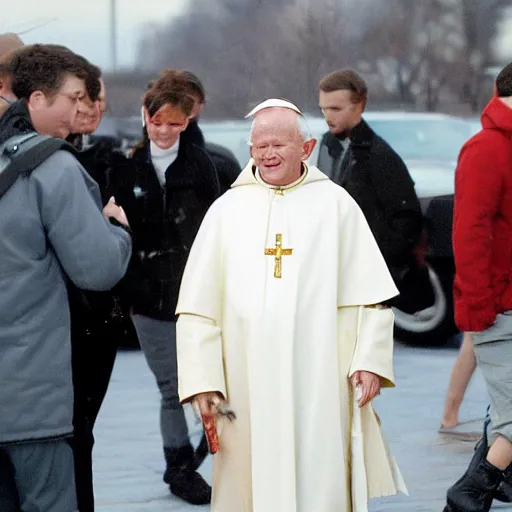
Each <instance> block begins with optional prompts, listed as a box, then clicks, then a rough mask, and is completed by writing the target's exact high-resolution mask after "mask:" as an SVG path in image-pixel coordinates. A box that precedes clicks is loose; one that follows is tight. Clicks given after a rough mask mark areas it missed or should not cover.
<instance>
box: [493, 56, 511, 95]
mask: <svg viewBox="0 0 512 512" xmlns="http://www.w3.org/2000/svg"><path fill="white" fill-rule="evenodd" d="M496 93H497V94H498V96H499V97H500V98H506V97H509V96H512V63H510V64H507V65H506V66H505V67H504V68H503V69H502V70H501V71H500V72H499V73H498V76H497V77H496Z"/></svg>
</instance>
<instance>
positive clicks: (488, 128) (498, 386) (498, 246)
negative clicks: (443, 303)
mask: <svg viewBox="0 0 512 512" xmlns="http://www.w3.org/2000/svg"><path fill="white" fill-rule="evenodd" d="M453 252H454V257H455V266H456V269H457V270H456V275H455V282H454V298H455V321H456V323H457V326H458V327H459V329H460V330H461V331H464V332H470V333H471V340H472V342H473V345H474V348H475V356H476V360H477V365H478V367H479V368H480V370H481V371H482V374H483V376H484V379H485V381H486V384H487V390H488V392H489V397H490V399H491V414H490V416H491V427H492V428H491V439H490V442H489V445H490V448H489V449H488V450H487V449H486V452H485V454H484V457H480V458H479V459H478V458H476V457H474V458H473V460H472V462H471V463H470V465H469V467H468V469H467V471H466V473H465V474H464V475H463V476H462V478H461V479H460V480H459V481H458V482H456V483H455V484H454V485H453V486H452V487H451V488H450V489H449V490H448V493H447V505H446V508H445V512H462V511H464V512H487V511H488V510H489V509H490V508H491V505H492V501H493V499H494V497H495V493H496V490H497V489H498V488H499V486H500V484H501V483H502V482H505V483H506V484H509V485H510V484H512V407H511V404H512V64H509V65H508V66H506V67H505V68H504V69H503V70H502V71H501V72H500V73H499V75H498V77H497V78H496V97H494V98H493V99H492V100H491V101H490V102H489V103H488V105H487V106H486V107H485V109H484V111H483V113H482V130H481V131H480V132H479V133H477V134H476V135H475V136H474V137H472V138H471V139H470V140H469V141H468V142H467V143H466V144H465V145H464V147H463V148H462V150H461V152H460V155H459V160H458V165H457V170H456V173H455V210H454V222H453Z"/></svg>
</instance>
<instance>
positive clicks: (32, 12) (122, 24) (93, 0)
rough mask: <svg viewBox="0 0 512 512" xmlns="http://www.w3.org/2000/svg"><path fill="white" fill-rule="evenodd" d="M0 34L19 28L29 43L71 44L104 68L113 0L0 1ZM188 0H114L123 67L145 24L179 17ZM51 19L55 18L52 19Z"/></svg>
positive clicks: (128, 63) (131, 56) (130, 60)
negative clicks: (27, 31)
mask: <svg viewBox="0 0 512 512" xmlns="http://www.w3.org/2000/svg"><path fill="white" fill-rule="evenodd" d="M0 1H1V3H2V4H4V2H5V4H6V5H2V7H3V8H2V14H1V17H0V33H2V32H16V33H20V32H22V31H24V30H28V29H30V28H33V27H35V26H38V25H39V24H41V23H44V22H46V21H48V22H49V23H48V24H47V25H46V26H43V27H41V28H37V29H35V30H32V31H30V32H29V33H27V34H24V35H21V38H22V39H23V41H24V42H25V43H29V44H30V43H57V44H63V45H65V46H68V47H69V48H71V49H72V50H73V51H75V52H77V53H80V54H81V55H83V56H84V57H86V58H87V59H89V60H91V61H92V62H94V63H95V64H97V65H99V66H101V67H102V68H104V69H107V68H108V67H110V64H111V61H112V59H111V49H110V48H111V47H110V1H111V0H74V1H73V0H9V1H7V0H0ZM186 2H187V0H116V4H117V13H118V15H117V21H118V23H117V25H118V29H117V34H118V37H117V55H118V65H119V66H120V67H126V66H132V65H133V64H134V60H135V58H136V55H137V43H138V41H139V36H140V34H141V31H142V27H143V26H144V24H147V23H152V22H158V21H165V20H166V19H168V18H171V17H173V16H176V15H177V14H179V12H180V11H181V10H182V9H183V7H184V6H185V4H186ZM50 20H51V21H50Z"/></svg>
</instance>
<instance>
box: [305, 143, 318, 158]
mask: <svg viewBox="0 0 512 512" xmlns="http://www.w3.org/2000/svg"><path fill="white" fill-rule="evenodd" d="M315 146H316V139H309V140H307V141H306V142H304V144H303V146H302V160H307V159H308V158H309V157H310V156H311V153H313V150H314V149H315Z"/></svg>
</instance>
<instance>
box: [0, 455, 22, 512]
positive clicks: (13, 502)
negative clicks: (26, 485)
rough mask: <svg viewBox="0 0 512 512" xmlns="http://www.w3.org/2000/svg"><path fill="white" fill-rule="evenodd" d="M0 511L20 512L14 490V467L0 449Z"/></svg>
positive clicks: (18, 500) (16, 493) (17, 497)
mask: <svg viewBox="0 0 512 512" xmlns="http://www.w3.org/2000/svg"><path fill="white" fill-rule="evenodd" d="M0 511H1V512H21V509H20V499H19V496H18V490H17V489H16V480H15V478H14V467H13V465H12V462H11V459H10V458H9V455H8V454H7V453H6V452H5V451H4V450H1V449H0Z"/></svg>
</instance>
